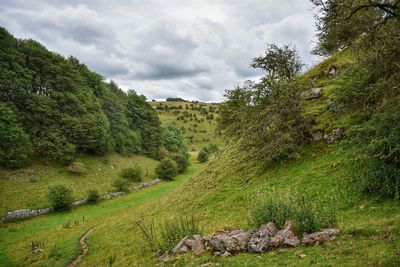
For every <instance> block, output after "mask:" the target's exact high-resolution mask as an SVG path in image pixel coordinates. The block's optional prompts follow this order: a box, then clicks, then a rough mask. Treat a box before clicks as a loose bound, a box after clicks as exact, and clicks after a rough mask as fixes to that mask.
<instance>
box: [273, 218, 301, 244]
mask: <svg viewBox="0 0 400 267" xmlns="http://www.w3.org/2000/svg"><path fill="white" fill-rule="evenodd" d="M292 227H293V225H292V223H291V222H285V225H284V227H283V228H284V229H282V230H280V231H278V233H276V235H275V237H277V238H283V242H282V246H285V247H297V246H299V245H300V240H299V239H298V238H297V237H296V235H295V234H294V233H293V230H292Z"/></svg>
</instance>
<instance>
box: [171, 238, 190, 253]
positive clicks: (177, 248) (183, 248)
mask: <svg viewBox="0 0 400 267" xmlns="http://www.w3.org/2000/svg"><path fill="white" fill-rule="evenodd" d="M187 239H188V237H187V236H186V237H184V238H183V239H182V240H181V241H179V243H178V244H177V245H176V246H175V247H174V248H173V249H172V253H173V254H183V253H187V252H188V248H187V246H186V245H185V242H186V241H187Z"/></svg>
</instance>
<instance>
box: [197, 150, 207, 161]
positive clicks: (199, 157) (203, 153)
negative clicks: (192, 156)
mask: <svg viewBox="0 0 400 267" xmlns="http://www.w3.org/2000/svg"><path fill="white" fill-rule="evenodd" d="M197 161H198V162H200V163H204V162H207V161H208V153H207V151H206V150H205V149H202V150H200V152H199V154H198V155H197Z"/></svg>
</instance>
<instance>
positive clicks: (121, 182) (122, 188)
mask: <svg viewBox="0 0 400 267" xmlns="http://www.w3.org/2000/svg"><path fill="white" fill-rule="evenodd" d="M112 186H113V187H114V188H115V190H116V191H118V192H126V191H128V187H129V180H127V179H123V178H117V179H115V180H114V182H113V184H112Z"/></svg>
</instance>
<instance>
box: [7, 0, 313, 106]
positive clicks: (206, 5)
mask: <svg viewBox="0 0 400 267" xmlns="http://www.w3.org/2000/svg"><path fill="white" fill-rule="evenodd" d="M0 24H1V25H2V26H4V27H6V28H7V29H8V30H9V31H10V32H11V33H12V34H14V35H15V36H16V37H18V38H33V39H36V40H38V41H39V42H41V43H43V44H44V45H45V46H46V47H48V48H49V49H50V50H53V51H55V52H58V53H60V54H62V55H64V56H69V55H74V56H76V57H78V58H79V59H80V60H81V61H83V62H84V63H86V64H87V65H88V66H89V67H90V68H91V69H92V70H95V71H97V72H99V73H100V74H102V75H103V76H105V77H106V78H107V79H112V80H114V81H116V82H117V83H118V84H119V85H120V86H121V87H123V88H124V89H134V90H136V91H137V92H139V93H142V94H144V95H146V96H147V97H148V98H149V99H153V98H156V99H163V98H165V97H169V96H174V97H175V96H176V97H183V98H187V99H198V100H202V101H220V100H222V96H223V94H224V90H226V89H231V88H232V87H234V86H236V85H238V84H240V83H241V82H243V81H244V80H246V79H257V77H259V76H260V72H259V71H257V70H254V69H251V68H249V63H250V61H251V58H253V57H256V56H259V55H261V54H262V53H263V52H264V49H265V46H266V44H267V43H277V44H284V43H292V44H293V45H295V46H296V48H297V49H298V50H299V52H300V55H301V57H302V58H303V60H305V61H306V63H308V64H310V63H312V62H313V61H314V60H315V58H314V57H313V56H311V55H310V53H309V51H310V50H311V48H312V46H311V40H312V38H313V35H314V20H313V15H312V11H311V5H310V3H309V0H282V1H279V2H278V1H273V0H247V1H239V0H237V1H235V0H204V1H197V0H186V1H183V0H170V1H162V0H153V1H141V0H134V1H129V2H128V1H123V0H117V1H107V0H99V1H89V0H86V1H78V0H72V1H66V0H65V1H62V0H53V1H51V0H46V1H40V2H38V3H36V1H35V3H33V2H32V3H30V2H29V1H22V0H17V1H8V0H3V1H2V2H1V3H0Z"/></svg>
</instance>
